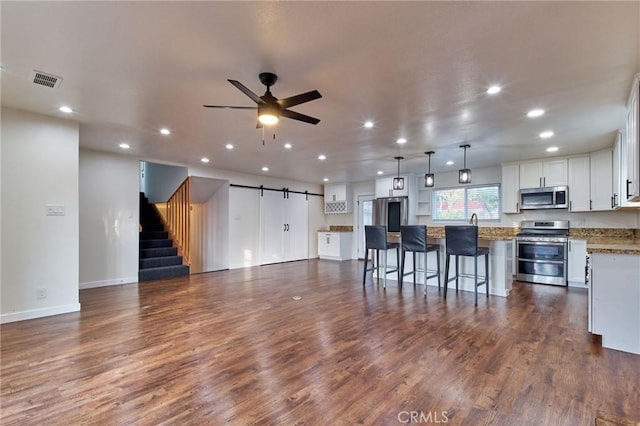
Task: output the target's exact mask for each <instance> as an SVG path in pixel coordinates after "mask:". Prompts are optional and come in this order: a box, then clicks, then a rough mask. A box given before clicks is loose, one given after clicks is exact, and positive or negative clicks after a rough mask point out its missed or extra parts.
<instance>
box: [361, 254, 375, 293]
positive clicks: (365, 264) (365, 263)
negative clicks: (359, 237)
mask: <svg viewBox="0 0 640 426" xmlns="http://www.w3.org/2000/svg"><path fill="white" fill-rule="evenodd" d="M368 260H369V250H368V249H364V273H363V274H362V285H364V283H365V281H366V280H367V261H368ZM372 277H373V276H372Z"/></svg>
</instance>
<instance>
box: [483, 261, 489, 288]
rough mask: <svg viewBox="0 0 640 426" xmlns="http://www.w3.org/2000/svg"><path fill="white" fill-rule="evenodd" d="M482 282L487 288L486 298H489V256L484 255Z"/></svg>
mask: <svg viewBox="0 0 640 426" xmlns="http://www.w3.org/2000/svg"><path fill="white" fill-rule="evenodd" d="M484 277H485V278H484V280H485V285H486V286H487V289H486V290H487V297H489V255H488V254H485V255H484Z"/></svg>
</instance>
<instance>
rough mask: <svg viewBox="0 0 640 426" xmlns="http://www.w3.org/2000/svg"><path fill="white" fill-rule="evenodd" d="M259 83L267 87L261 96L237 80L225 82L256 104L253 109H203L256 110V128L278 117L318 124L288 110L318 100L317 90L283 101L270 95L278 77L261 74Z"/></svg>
mask: <svg viewBox="0 0 640 426" xmlns="http://www.w3.org/2000/svg"><path fill="white" fill-rule="evenodd" d="M258 78H259V79H260V82H261V83H262V84H264V85H265V86H267V91H266V92H265V93H264V95H262V96H258V95H256V94H255V93H254V92H253V91H251V89H249V88H248V87H247V86H245V85H244V84H242V83H240V82H239V81H237V80H231V79H229V80H227V81H229V83H231V84H232V85H233V86H235V87H236V88H237V89H238V90H240V91H241V92H242V93H244V94H245V95H246V96H248V97H249V98H250V99H251V100H252V101H254V102H255V103H256V106H255V107H245V106H229V105H203V107H205V108H231V109H257V110H258V125H257V126H256V127H257V128H260V127H262V126H263V125H267V126H270V125H273V124H276V123H277V122H278V121H279V118H280V117H286V118H290V119H292V120H297V121H302V122H303V123H309V124H318V123H319V122H320V120H319V119H317V118H315V117H310V116H308V115H304V114H300V113H299V112H295V111H291V110H289V109H288V108H290V107H293V106H296V105H300V104H303V103H306V102H310V101H313V100H316V99H320V98H321V97H322V95H321V94H320V92H318V91H317V90H312V91H310V92H305V93H301V94H299V95H295V96H291V97H288V98H284V99H278V98H276V97H275V96H273V95H272V94H271V90H270V88H271V86H273V85H274V84H276V81H278V76H277V75H275V74H274V73H271V72H262V73H260V75H259V76H258Z"/></svg>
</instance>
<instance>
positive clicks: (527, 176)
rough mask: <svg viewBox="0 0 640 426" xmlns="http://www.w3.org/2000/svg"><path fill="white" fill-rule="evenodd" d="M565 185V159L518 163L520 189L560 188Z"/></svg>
mask: <svg viewBox="0 0 640 426" xmlns="http://www.w3.org/2000/svg"><path fill="white" fill-rule="evenodd" d="M566 184H567V159H566V158H557V159H553V160H543V161H529V162H526V163H520V188H521V189H524V188H538V187H546V186H562V185H566Z"/></svg>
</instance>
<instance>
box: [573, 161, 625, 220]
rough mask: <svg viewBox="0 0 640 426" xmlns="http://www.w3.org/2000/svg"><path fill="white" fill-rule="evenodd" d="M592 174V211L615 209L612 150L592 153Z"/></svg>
mask: <svg viewBox="0 0 640 426" xmlns="http://www.w3.org/2000/svg"><path fill="white" fill-rule="evenodd" d="M590 174H591V176H590V187H591V201H590V208H591V211H598V210H611V209H613V204H614V197H613V153H612V151H611V150H610V149H607V150H604V151H598V152H592V153H591V156H590ZM569 196H571V184H569Z"/></svg>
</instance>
